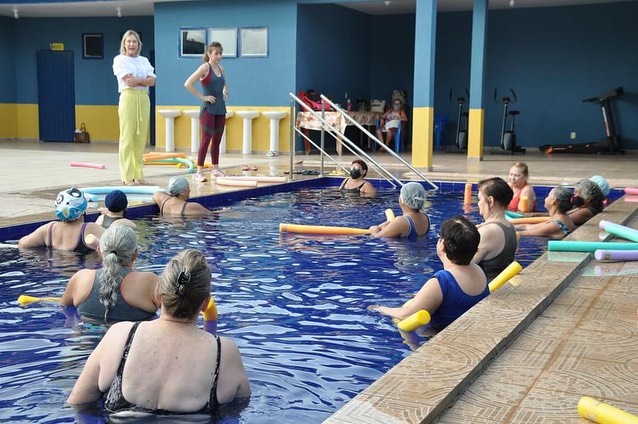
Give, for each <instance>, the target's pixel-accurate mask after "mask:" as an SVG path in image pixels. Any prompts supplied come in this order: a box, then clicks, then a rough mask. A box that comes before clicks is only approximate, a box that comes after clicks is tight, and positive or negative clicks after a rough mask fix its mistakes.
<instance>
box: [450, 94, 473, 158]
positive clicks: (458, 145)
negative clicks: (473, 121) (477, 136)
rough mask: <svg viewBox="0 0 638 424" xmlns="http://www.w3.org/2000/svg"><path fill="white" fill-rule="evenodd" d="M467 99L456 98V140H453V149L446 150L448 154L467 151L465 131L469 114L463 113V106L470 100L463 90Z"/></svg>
mask: <svg viewBox="0 0 638 424" xmlns="http://www.w3.org/2000/svg"><path fill="white" fill-rule="evenodd" d="M465 94H466V96H467V97H457V98H456V102H457V104H458V112H457V114H456V139H455V140H454V144H455V149H454V150H446V151H448V152H450V153H464V152H466V151H467V129H468V119H469V113H468V112H464V111H463V105H464V104H465V101H466V99H467V100H469V99H470V93H469V91H467V88H466V89H465ZM449 99H450V101H452V90H451V89H450V97H449Z"/></svg>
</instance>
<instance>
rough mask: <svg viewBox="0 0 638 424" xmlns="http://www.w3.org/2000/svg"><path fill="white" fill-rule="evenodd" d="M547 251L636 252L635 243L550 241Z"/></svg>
mask: <svg viewBox="0 0 638 424" xmlns="http://www.w3.org/2000/svg"><path fill="white" fill-rule="evenodd" d="M547 250H549V251H553V252H594V251H596V250H638V244H636V243H614V242H610V241H564V240H550V241H548V242H547Z"/></svg>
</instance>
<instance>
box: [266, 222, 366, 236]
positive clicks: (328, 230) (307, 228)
mask: <svg viewBox="0 0 638 424" xmlns="http://www.w3.org/2000/svg"><path fill="white" fill-rule="evenodd" d="M279 232H280V233H302V234H332V235H360V234H370V230H364V229H363V228H351V227H329V226H324V225H299V224H284V223H282V224H279Z"/></svg>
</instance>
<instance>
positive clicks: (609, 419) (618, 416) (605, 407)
mask: <svg viewBox="0 0 638 424" xmlns="http://www.w3.org/2000/svg"><path fill="white" fill-rule="evenodd" d="M578 415H580V416H581V417H583V418H587V419H588V420H590V421H593V422H595V423H601V424H638V417H637V416H635V415H633V414H630V413H629V412H625V411H623V410H622V409H618V408H616V407H615V406H611V405H609V404H607V403H604V402H602V401H599V400H596V399H594V398H591V397H589V396H583V397H582V398H580V401H579V402H578Z"/></svg>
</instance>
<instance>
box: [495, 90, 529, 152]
mask: <svg viewBox="0 0 638 424" xmlns="http://www.w3.org/2000/svg"><path fill="white" fill-rule="evenodd" d="M510 92H511V93H512V97H503V98H502V99H501V102H503V118H502V121H501V140H500V142H501V149H503V150H504V151H505V152H507V153H509V154H514V153H525V149H524V148H522V147H520V146H517V145H516V122H515V121H516V116H517V115H520V112H519V111H518V110H511V111H510V110H509V105H510V103H515V102H516V101H517V100H518V99H517V97H516V93H515V92H514V90H513V89H511V88H510ZM497 94H498V93H497V90H496V89H494V101H495V102H497V103H498V100H497ZM512 99H513V100H512ZM508 115H509V117H510V128H509V129H508V130H506V129H505V127H506V126H507V117H508Z"/></svg>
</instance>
